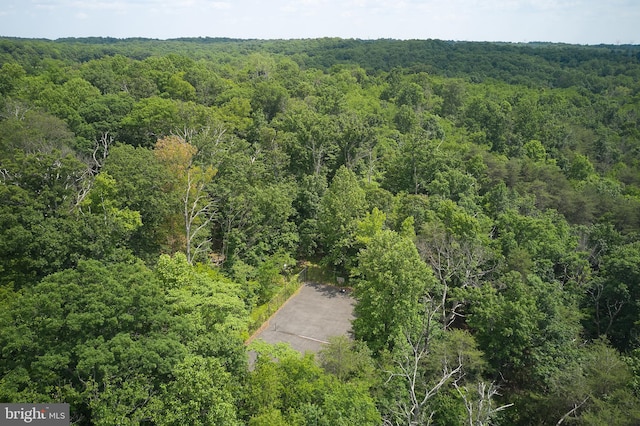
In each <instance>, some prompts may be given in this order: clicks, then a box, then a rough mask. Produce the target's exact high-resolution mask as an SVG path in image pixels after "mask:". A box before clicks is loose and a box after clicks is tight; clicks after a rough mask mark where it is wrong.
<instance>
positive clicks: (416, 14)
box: [0, 0, 640, 44]
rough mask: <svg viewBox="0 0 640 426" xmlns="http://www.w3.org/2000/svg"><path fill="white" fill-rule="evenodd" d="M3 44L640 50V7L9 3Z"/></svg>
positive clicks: (509, 1) (606, 2)
mask: <svg viewBox="0 0 640 426" xmlns="http://www.w3.org/2000/svg"><path fill="white" fill-rule="evenodd" d="M0 36H12V37H27V38H48V39H56V38H61V37H88V36H102V37H117V38H127V37H147V38H158V39H168V38H177V37H231V38H259V39H291V38H296V39H299V38H317V37H342V38H359V39H378V38H394V39H429V38H432V39H441V40H458V41H462V40H466V41H510V42H530V41H550V42H564V43H574V44H600V43H606V44H627V43H631V44H640V0H448V1H447V0H297V1H294V0H268V1H260V0H235V1H234V0H173V1H169V0H0Z"/></svg>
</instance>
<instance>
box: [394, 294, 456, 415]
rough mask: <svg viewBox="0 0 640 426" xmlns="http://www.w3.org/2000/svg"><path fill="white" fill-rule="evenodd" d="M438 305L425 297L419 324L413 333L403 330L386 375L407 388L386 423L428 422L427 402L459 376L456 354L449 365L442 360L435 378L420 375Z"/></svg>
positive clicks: (429, 347)
mask: <svg viewBox="0 0 640 426" xmlns="http://www.w3.org/2000/svg"><path fill="white" fill-rule="evenodd" d="M439 311H440V306H437V305H436V304H435V303H434V301H433V300H431V299H426V300H425V314H424V316H423V317H422V318H423V321H422V324H421V327H420V328H419V329H418V330H417V331H416V332H414V333H411V332H409V331H405V332H404V333H403V335H404V338H405V343H406V349H405V350H404V351H403V352H402V355H401V356H400V357H399V358H398V360H397V361H396V365H395V370H394V371H388V372H387V373H388V374H389V378H388V379H387V381H386V383H385V384H388V383H389V382H391V381H392V380H401V381H402V383H403V385H404V387H405V388H406V390H407V398H401V399H399V400H397V401H396V405H395V407H392V408H391V410H390V411H391V413H392V415H393V419H386V420H385V422H386V423H387V424H394V423H395V424H397V425H400V424H404V425H410V426H412V425H425V424H426V425H428V424H430V423H431V421H432V418H433V414H434V413H433V412H431V411H429V410H428V406H429V402H430V401H431V399H432V398H433V397H434V395H436V394H437V393H438V391H439V390H440V389H441V388H442V387H443V386H445V385H446V384H448V383H450V382H452V381H455V380H457V379H460V378H461V377H462V375H463V371H462V367H463V365H462V355H461V354H458V356H457V359H456V362H455V363H454V364H453V365H451V364H450V362H449V360H448V359H446V358H444V359H442V370H441V372H440V374H439V375H438V377H436V378H435V379H433V378H427V377H425V375H424V371H423V370H424V366H423V363H424V362H425V360H426V359H427V357H429V356H430V355H431V354H432V337H433V331H434V330H435V327H436V326H437V322H438V321H437V317H438V316H439V315H440V312H439Z"/></svg>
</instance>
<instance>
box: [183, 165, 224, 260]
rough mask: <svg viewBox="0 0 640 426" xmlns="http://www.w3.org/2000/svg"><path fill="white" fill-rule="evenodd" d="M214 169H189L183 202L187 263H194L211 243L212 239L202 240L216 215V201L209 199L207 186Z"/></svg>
mask: <svg viewBox="0 0 640 426" xmlns="http://www.w3.org/2000/svg"><path fill="white" fill-rule="evenodd" d="M213 173H214V172H213V171H212V169H209V170H204V171H203V170H202V169H200V168H199V167H189V169H188V170H187V181H186V188H185V192H184V196H183V199H182V202H183V209H184V210H183V214H184V226H185V237H186V252H187V253H186V255H187V261H188V262H189V263H193V261H194V260H195V259H196V258H197V257H198V255H200V254H201V253H202V252H203V251H204V250H205V247H206V246H207V245H208V244H209V243H210V242H211V239H210V238H202V234H203V232H204V231H205V230H206V228H207V227H208V226H209V224H210V223H211V221H212V220H213V218H214V215H215V213H216V210H215V201H214V200H212V199H211V198H210V197H209V194H208V192H207V191H206V185H207V184H208V183H209V180H210V179H209V175H210V176H211V177H212V176H213Z"/></svg>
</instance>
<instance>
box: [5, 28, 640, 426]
mask: <svg viewBox="0 0 640 426" xmlns="http://www.w3.org/2000/svg"><path fill="white" fill-rule="evenodd" d="M302 262H313V264H318V265H321V266H322V268H324V269H325V270H326V271H329V272H330V273H332V274H334V276H335V275H337V276H341V277H346V283H345V284H346V285H348V286H349V287H351V288H353V295H354V298H355V300H356V305H355V315H356V319H355V320H354V322H353V336H352V337H353V338H352V339H349V338H344V337H343V338H338V337H337V338H335V339H333V340H332V341H331V342H330V344H328V345H326V346H325V348H324V349H323V350H322V351H321V352H320V353H318V354H315V355H314V354H305V355H301V354H298V353H296V352H294V351H293V350H291V349H290V348H288V347H286V346H282V345H277V346H269V345H266V344H256V345H255V347H253V349H254V350H255V351H256V352H257V353H258V358H257V361H256V363H255V365H254V366H252V368H249V366H248V361H247V359H248V358H247V348H246V346H245V344H244V342H245V340H246V339H247V337H248V335H249V332H250V328H249V324H250V318H251V315H252V313H254V312H256V311H257V310H258V309H260V307H261V306H264V304H265V303H268V302H269V300H270V299H271V298H272V297H273V296H274V295H275V294H277V293H278V291H279V289H280V288H281V287H282V286H283V283H284V282H286V280H287V279H288V277H290V276H291V275H292V274H294V273H295V272H296V271H297V270H296V269H295V268H294V269H291V267H290V266H287V265H295V264H296V263H298V264H301V263H302ZM0 305H1V307H0V401H2V402H67V403H69V404H70V406H71V415H72V422H73V423H74V424H79V425H89V424H95V425H116V424H117V425H137V424H146V425H242V424H246V425H251V426H259V425H264V426H277V425H327V426H334V425H428V424H433V425H488V424H495V425H560V424H577V425H637V424H640V46H604V45H603V46H575V45H563V44H545V43H531V44H500V43H471V42H446V41H438V40H423V41H420V40H412V41H397V40H375V41H367V40H343V39H310V40H233V39H177V40H168V41H159V40H149V39H126V40H119V39H110V38H88V39H64V40H56V41H50V40H27V39H13V38H0Z"/></svg>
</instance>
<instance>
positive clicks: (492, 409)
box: [453, 381, 513, 426]
mask: <svg viewBox="0 0 640 426" xmlns="http://www.w3.org/2000/svg"><path fill="white" fill-rule="evenodd" d="M453 386H454V387H455V389H456V391H457V392H458V395H460V397H461V398H462V401H463V402H464V407H465V409H466V411H467V422H468V424H469V426H487V425H489V424H491V419H492V418H494V417H495V415H496V414H497V413H499V412H500V411H502V410H506V409H507V408H509V407H511V406H513V404H504V405H501V406H498V407H496V406H495V405H494V397H495V396H500V394H499V393H498V391H499V389H498V387H497V386H496V385H495V383H493V382H491V383H486V382H483V381H481V382H479V383H477V384H475V386H476V387H475V389H472V388H471V387H470V386H460V385H458V382H457V381H455V382H453Z"/></svg>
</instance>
